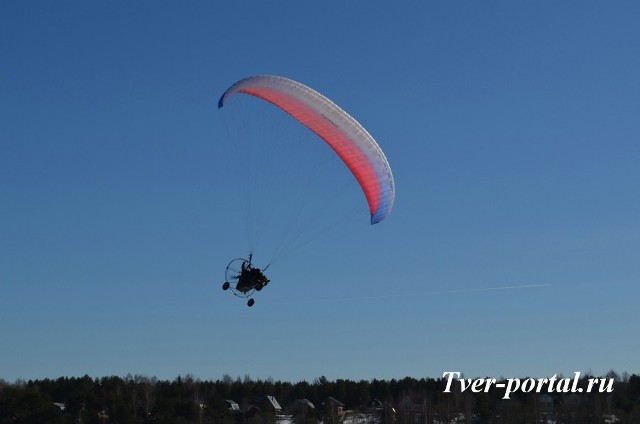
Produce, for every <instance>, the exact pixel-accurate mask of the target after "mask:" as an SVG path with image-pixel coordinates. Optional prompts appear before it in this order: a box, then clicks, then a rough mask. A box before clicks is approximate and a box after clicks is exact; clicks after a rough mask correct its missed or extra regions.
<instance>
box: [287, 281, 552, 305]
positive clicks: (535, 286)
mask: <svg viewBox="0 0 640 424" xmlns="http://www.w3.org/2000/svg"><path fill="white" fill-rule="evenodd" d="M542 287H551V284H522V285H516V286H497V287H480V288H476V289H449V290H434V291H428V292H420V293H398V294H385V295H375V296H353V297H335V298H330V299H329V298H325V299H316V300H306V301H303V302H297V303H320V302H335V301H347V300H374V299H390V298H393V297H416V296H430V295H434V294H456V293H473V292H484V291H498V290H518V289H520V290H524V289H538V288H542Z"/></svg>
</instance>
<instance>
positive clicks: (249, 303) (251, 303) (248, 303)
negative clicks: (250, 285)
mask: <svg viewBox="0 0 640 424" xmlns="http://www.w3.org/2000/svg"><path fill="white" fill-rule="evenodd" d="M254 303H256V301H255V300H253V299H249V301H248V302H247V306H249V307H252V306H253V304H254Z"/></svg>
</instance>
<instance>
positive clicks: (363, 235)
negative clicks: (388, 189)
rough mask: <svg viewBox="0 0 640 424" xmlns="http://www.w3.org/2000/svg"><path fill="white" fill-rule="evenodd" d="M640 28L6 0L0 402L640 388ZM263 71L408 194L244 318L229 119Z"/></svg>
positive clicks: (389, 6)
mask: <svg viewBox="0 0 640 424" xmlns="http://www.w3.org/2000/svg"><path fill="white" fill-rule="evenodd" d="M222 3H224V4H222ZM639 21H640V6H639V5H638V4H637V3H636V2H631V1H618V2H604V1H602V2H593V1H564V2H557V1H519V2H513V1H490V2H477V1H476V2H470V1H429V2H411V3H405V4H403V5H398V4H396V3H393V2H371V1H368V2H361V1H354V2H306V3H300V2H271V1H251V2H250V1H247V2H188V3H187V2H180V3H178V2H133V3H132V2H63V3H59V2H36V1H34V2H2V3H1V4H0V57H1V58H2V60H1V64H0V117H1V119H0V340H1V343H0V356H1V360H0V378H4V379H6V380H9V381H13V380H15V379H18V378H24V379H29V378H43V377H52V378H55V377H58V376H72V375H84V374H89V375H91V376H105V375H121V376H124V375H126V374H127V373H131V374H145V375H149V376H157V377H159V378H168V379H171V378H174V377H176V376H177V375H179V374H181V375H184V374H187V373H191V374H193V375H195V376H197V377H199V378H202V379H216V378H220V377H221V376H222V375H224V374H230V375H232V376H234V377H235V376H244V375H249V376H251V377H253V378H267V377H272V378H274V379H280V380H289V381H298V380H303V379H306V380H313V379H314V378H316V377H319V376H322V375H324V376H327V377H328V378H330V379H334V378H351V379H361V378H362V379H372V378H402V377H404V376H412V377H440V376H442V373H443V372H445V371H461V372H464V373H465V375H466V376H485V375H487V376H492V377H500V376H507V377H510V376H548V375H553V374H555V373H564V374H571V373H572V372H574V371H582V372H588V371H591V372H593V373H594V374H604V373H606V372H607V371H608V370H609V369H612V368H613V369H615V370H616V371H619V372H622V371H628V372H636V373H637V372H639V371H640V369H639V368H638V360H637V353H638V352H640V337H638V334H637V331H636V330H634V328H635V327H634V325H635V324H634V323H635V322H636V321H637V310H638V298H639V297H640V289H639V283H640V261H639V260H638V258H639V257H640V220H639V219H638V217H639V216H640V201H639V198H640V196H639V194H640V189H639V187H640V185H639V182H640V166H638V163H639V161H640V120H638V118H637V115H638V110H640V44H639V43H638V40H640V27H639V26H638V24H637V23H638V22H639ZM255 74H276V75H284V76H287V77H290V78H293V79H296V80H298V81H301V82H303V83H305V84H307V85H309V86H311V87H313V88H315V89H317V90H318V91H320V92H322V93H324V94H325V95H327V96H328V97H330V98H332V99H333V100H334V101H335V102H336V103H338V104H339V105H341V106H342V107H343V108H344V109H346V110H347V111H349V112H350V113H351V114H352V115H353V116H355V117H356V118H357V119H358V120H359V121H360V122H361V123H362V124H363V125H364V126H365V127H366V128H367V129H368V130H369V132H370V133H371V134H372V135H373V136H374V137H376V139H377V140H378V142H379V144H380V145H381V146H382V148H383V149H384V151H385V153H386V155H387V157H388V159H389V161H390V163H391V166H392V169H393V171H394V176H395V179H396V184H397V195H396V203H395V208H394V211H393V213H392V214H391V216H390V217H389V218H388V219H387V220H385V221H384V222H382V223H380V224H378V225H376V226H372V227H369V226H366V225H365V226H364V227H359V228H358V229H357V230H355V231H345V232H343V233H342V235H341V236H340V237H339V238H337V239H332V240H330V241H324V242H318V243H316V244H315V245H313V246H311V247H310V248H309V249H302V250H300V251H298V252H296V253H295V254H293V255H291V256H289V257H288V258H287V260H283V261H281V262H280V263H278V264H277V266H276V265H274V267H273V268H272V272H271V273H270V275H269V276H270V278H271V279H272V283H271V284H270V285H269V286H268V288H267V289H265V290H264V291H263V292H261V293H260V294H259V296H257V297H256V300H257V302H256V305H255V306H254V307H253V308H252V309H249V308H247V307H246V306H245V305H244V302H243V301H241V300H240V299H235V298H233V297H232V296H230V294H229V293H225V292H223V291H222V290H221V288H220V286H221V284H222V281H223V279H224V268H225V266H226V264H227V262H228V261H229V260H230V259H232V258H234V257H237V256H243V255H245V254H246V249H247V243H246V237H245V230H246V229H244V228H241V227H242V225H241V224H240V223H239V222H238V220H237V216H238V214H239V213H240V211H239V210H238V209H239V207H238V204H237V203H235V202H233V201H230V200H229V199H234V198H237V194H238V193H237V187H238V186H237V181H236V180H235V177H233V175H235V174H234V172H236V174H237V169H236V168H234V165H233V159H232V158H233V156H232V154H231V153H230V150H232V149H230V147H229V146H230V142H229V140H228V132H227V131H226V130H225V123H224V122H225V121H224V120H221V117H220V115H221V111H219V110H218V109H217V100H218V97H219V96H220V95H221V94H222V92H224V90H225V89H226V88H227V87H228V86H229V85H231V84H232V83H233V82H235V81H236V80H238V79H240V78H243V77H246V76H249V75H255ZM230 106H232V105H230ZM225 108H226V106H225ZM247 125H249V126H250V125H251V124H250V123H249V124H247ZM282 125H283V126H284V127H286V128H290V123H288V122H286V121H285V122H284V123H283V124H282ZM291 131H295V130H293V129H292V130H291ZM258 132H259V129H258ZM300 159H301V158H300V157H299V156H297V153H296V154H293V153H291V154H286V153H285V154H284V155H282V156H278V158H277V160H278V162H277V163H274V166H273V168H274V172H277V171H278V169H280V166H281V165H282V164H286V163H297V162H299V161H300ZM301 173H303V172H301ZM331 175H332V176H333V174H331ZM344 175H347V177H348V174H344ZM344 175H343V177H344ZM327 177H328V175H327ZM297 178H298V175H294V176H292V180H296V179H297ZM332 178H333V177H332ZM339 178H340V177H339ZM284 193H285V195H286V193H287V191H286V189H284ZM358 196H361V194H360V193H358V192H355V194H354V199H356V201H360V202H364V197H358ZM274 203H275V202H274ZM270 206H277V205H270ZM364 219H365V221H366V220H367V217H366V216H365V217H364ZM261 254H263V253H262V252H260V251H259V250H258V249H256V258H258V257H260V255H261ZM524 286H529V287H524ZM532 286H535V287H532ZM507 287H519V288H507ZM494 288H495V289H494ZM498 288H499V289H498Z"/></svg>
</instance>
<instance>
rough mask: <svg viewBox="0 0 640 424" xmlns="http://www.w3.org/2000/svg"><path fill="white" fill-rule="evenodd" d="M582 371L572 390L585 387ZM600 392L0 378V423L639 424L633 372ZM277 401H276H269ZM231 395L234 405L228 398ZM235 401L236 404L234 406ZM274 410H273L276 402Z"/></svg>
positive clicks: (373, 383)
mask: <svg viewBox="0 0 640 424" xmlns="http://www.w3.org/2000/svg"><path fill="white" fill-rule="evenodd" d="M589 377H591V376H589V375H588V374H587V375H585V376H583V377H582V378H581V379H580V381H579V385H580V387H586V386H587V379H588V378H589ZM606 377H607V378H610V379H612V380H613V391H611V392H609V393H607V392H604V393H600V392H598V391H596V392H591V393H585V392H583V393H535V392H529V393H522V392H515V393H513V394H512V395H511V398H510V399H502V396H503V394H504V393H503V392H502V391H500V390H489V391H488V392H481V393H473V392H471V391H464V392H462V391H461V390H460V388H459V387H458V389H457V390H451V391H450V392H449V393H446V392H445V388H446V383H447V381H446V379H444V378H435V379H434V378H411V377H406V378H403V379H391V380H377V379H373V380H360V381H353V380H348V379H336V380H328V379H327V378H325V377H319V378H317V379H316V380H314V381H312V382H307V381H299V382H296V383H290V382H283V381H274V380H272V379H267V380H254V379H252V378H250V377H249V376H245V377H243V378H240V377H237V378H233V377H231V376H229V375H224V376H223V377H222V378H221V379H218V380H215V381H212V380H200V379H198V378H195V377H194V376H192V375H186V376H178V377H176V378H175V379H173V380H170V381H169V380H159V379H157V378H154V377H147V376H141V375H133V376H132V375H127V376H125V377H118V376H110V377H99V378H98V377H94V378H92V377H90V376H88V375H85V376H83V377H60V378H57V379H39V380H28V381H24V380H17V381H15V382H13V383H10V382H7V381H5V380H2V379H0V424H9V423H42V424H44V423H51V424H58V423H60V424H62V423H65V424H67V423H68V424H70V423H79V424H91V423H96V424H106V423H119V424H137V423H140V424H143V423H156V424H161V423H163V424H164V423H180V424H187V423H198V424H200V423H319V422H323V423H324V424H327V423H331V424H334V423H339V422H343V423H355V422H375V423H384V424H387V423H391V422H396V423H399V424H409V423H410V424H444V423H473V424H481V423H496V424H498V423H504V424H509V423H536V424H537V423H556V424H560V423H580V424H588V423H607V424H613V423H620V424H623V423H635V424H637V423H640V375H637V374H631V375H630V374H628V373H626V372H625V373H623V374H621V375H620V374H617V373H616V372H614V371H610V372H609V373H608V374H607V375H606ZM272 400H275V403H274V402H272ZM229 401H232V402H229ZM234 404H235V406H234ZM278 407H279V408H278Z"/></svg>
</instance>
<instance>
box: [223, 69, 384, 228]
mask: <svg viewBox="0 0 640 424" xmlns="http://www.w3.org/2000/svg"><path fill="white" fill-rule="evenodd" d="M235 93H244V94H249V95H252V96H255V97H258V98H261V99H263V100H266V101H268V102H270V103H273V104H274V105H276V106H278V107H279V108H281V109H282V110H284V111H285V112H287V113H288V114H290V115H291V116H293V117H294V118H295V119H297V120H298V121H300V122H301V123H302V124H303V125H305V126H306V127H307V128H309V129H310V130H311V131H313V132H315V133H316V134H317V135H318V136H320V138H322V139H323V140H324V141H325V142H326V143H327V144H328V145H329V146H331V148H332V149H333V150H334V151H335V152H336V153H337V154H338V156H340V158H341V159H342V161H343V162H344V163H345V164H346V165H347V167H348V168H349V169H350V170H351V172H352V174H353V175H354V176H355V178H356V179H357V180H358V183H359V184H360V186H361V187H362V190H363V191H364V194H365V197H366V198H367V202H368V203H369V212H370V214H371V224H376V223H378V222H380V221H382V220H383V219H384V218H386V217H387V215H389V213H390V212H391V209H392V207H393V201H394V198H395V185H394V181H393V174H392V173H391V168H390V166H389V162H388V161H387V158H386V157H385V155H384V153H383V152H382V149H380V146H378V143H376V141H375V140H374V139H373V137H371V135H370V134H369V133H368V132H367V130H365V129H364V128H363V127H362V125H360V124H359V123H358V121H356V120H355V119H353V118H352V117H351V116H350V115H349V114H348V113H347V112H345V111H344V110H342V109H341V108H340V107H339V106H337V105H336V104H335V103H333V102H332V101H331V100H329V99H327V98H326V97H324V96H323V95H322V94H320V93H318V92H317V91H315V90H313V89H311V88H309V87H307V86H306V85H304V84H301V83H299V82H296V81H293V80H291V79H288V78H284V77H278V76H270V75H259V76H254V77H249V78H245V79H243V80H240V81H238V82H236V83H235V84H233V85H232V86H231V87H230V88H229V89H228V90H227V91H226V92H225V93H224V94H223V95H222V97H220V101H219V102H218V107H219V108H221V107H222V106H224V104H225V102H226V101H227V100H228V99H229V97H230V96H232V95H233V94H235Z"/></svg>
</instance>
